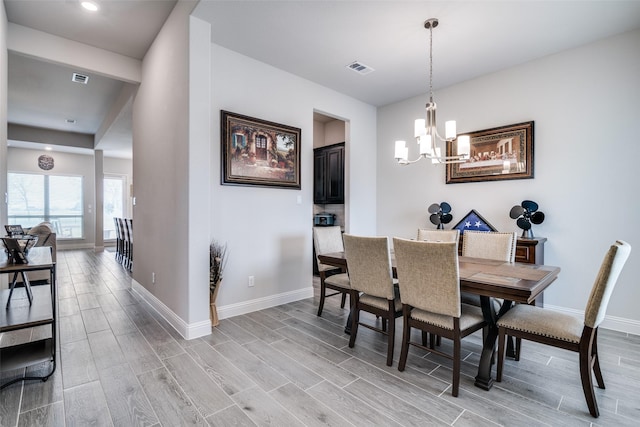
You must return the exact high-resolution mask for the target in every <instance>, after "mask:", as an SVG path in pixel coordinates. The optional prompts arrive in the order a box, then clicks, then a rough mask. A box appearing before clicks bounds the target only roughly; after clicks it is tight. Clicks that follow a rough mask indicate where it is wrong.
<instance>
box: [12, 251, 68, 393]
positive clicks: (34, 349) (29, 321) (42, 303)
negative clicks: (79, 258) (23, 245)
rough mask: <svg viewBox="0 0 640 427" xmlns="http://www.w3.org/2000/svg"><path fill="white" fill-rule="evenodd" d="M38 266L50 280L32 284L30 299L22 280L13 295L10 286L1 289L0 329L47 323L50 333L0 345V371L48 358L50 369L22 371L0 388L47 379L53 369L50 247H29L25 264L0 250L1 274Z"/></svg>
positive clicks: (53, 270)
mask: <svg viewBox="0 0 640 427" xmlns="http://www.w3.org/2000/svg"><path fill="white" fill-rule="evenodd" d="M38 270H47V271H49V274H50V282H49V284H47V285H38V286H34V287H32V288H31V291H32V298H31V299H30V298H29V297H28V294H27V289H29V287H28V283H26V284H25V285H26V286H25V288H16V289H15V292H13V295H12V296H10V294H11V291H12V290H13V289H5V290H2V291H0V333H6V332H10V331H17V330H20V329H26V328H33V327H36V326H41V325H49V326H50V327H51V336H50V337H48V338H43V339H40V340H36V341H30V342H27V343H21V344H15V345H13V344H12V345H9V346H7V347H2V348H0V360H1V361H2V363H1V364H0V372H5V371H11V370H14V369H21V368H25V367H27V366H31V365H35V364H39V363H43V362H51V370H50V371H49V372H48V373H46V374H45V375H43V376H27V375H26V372H25V375H23V376H21V377H18V378H14V379H12V380H9V381H7V382H6V383H3V384H2V385H0V390H1V389H3V388H5V387H7V386H9V385H10V384H13V383H15V382H18V381H24V380H42V381H46V380H47V379H49V377H50V376H51V375H52V374H53V373H54V371H55V369H56V336H57V327H56V264H55V263H54V262H53V260H52V257H51V248H50V247H44V246H43V247H37V248H31V250H30V251H29V254H28V255H27V263H26V264H13V263H8V262H7V256H6V253H5V252H4V251H2V252H1V253H0V274H10V275H14V277H15V275H16V274H23V277H26V274H24V273H25V272H29V271H38ZM14 280H15V279H14ZM27 280H28V279H27ZM10 298H11V299H10Z"/></svg>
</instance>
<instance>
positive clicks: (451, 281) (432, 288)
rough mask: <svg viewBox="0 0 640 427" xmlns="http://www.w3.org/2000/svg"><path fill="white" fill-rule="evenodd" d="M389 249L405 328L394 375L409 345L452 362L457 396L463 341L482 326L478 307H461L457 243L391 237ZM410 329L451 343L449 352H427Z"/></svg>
mask: <svg viewBox="0 0 640 427" xmlns="http://www.w3.org/2000/svg"><path fill="white" fill-rule="evenodd" d="M393 247H394V250H395V256H396V271H397V276H398V286H399V287H400V300H401V301H402V319H403V325H404V329H403V331H402V349H401V351H400V361H399V363H398V370H400V371H404V369H405V366H406V363H407V355H408V353H409V345H413V346H416V347H419V348H423V349H425V350H428V351H431V352H433V353H435V354H438V355H440V356H444V357H446V358H448V359H451V360H452V361H453V380H452V388H451V394H452V395H453V396H454V397H455V396H458V389H459V387H460V347H461V344H462V338H464V337H466V336H467V335H469V334H472V333H473V332H475V331H478V330H480V329H482V328H484V327H485V326H486V325H487V324H486V322H485V320H484V318H483V316H482V310H481V309H480V307H476V306H472V305H468V304H463V303H461V302H460V274H459V270H458V242H450V243H446V242H428V241H427V242H419V241H413V240H405V239H399V238H394V239H393ZM411 328H416V329H419V330H421V331H423V332H429V333H430V334H436V335H438V336H441V337H443V338H447V339H450V340H452V341H453V352H452V353H445V352H444V351H440V350H436V349H427V348H426V347H425V346H424V345H423V344H421V343H417V342H413V341H411Z"/></svg>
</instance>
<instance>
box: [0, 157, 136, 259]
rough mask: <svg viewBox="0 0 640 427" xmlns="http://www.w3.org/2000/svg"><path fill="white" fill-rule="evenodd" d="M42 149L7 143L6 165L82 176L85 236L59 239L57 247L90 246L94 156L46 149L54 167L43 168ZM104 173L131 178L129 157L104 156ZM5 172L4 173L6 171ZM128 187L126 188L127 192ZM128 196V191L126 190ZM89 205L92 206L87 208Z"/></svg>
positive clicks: (11, 169)
mask: <svg viewBox="0 0 640 427" xmlns="http://www.w3.org/2000/svg"><path fill="white" fill-rule="evenodd" d="M43 153H44V151H40V150H28V149H24V148H16V147H9V149H8V156H7V167H8V171H9V172H26V173H39V174H46V175H74V176H82V177H83V186H84V194H83V198H84V200H83V202H84V215H85V223H84V238H83V239H72V240H71V239H70V240H58V248H59V249H75V248H93V247H94V245H95V171H94V170H95V164H94V157H93V156H87V155H82V154H71V153H64V152H56V151H53V152H47V154H48V155H50V156H52V157H53V158H54V168H53V169H51V170H50V171H43V170H42V169H40V168H39V167H38V157H39V156H41V155H42V154H43ZM103 167H104V173H106V174H109V173H114V174H118V175H124V176H125V177H126V179H127V181H129V182H130V181H131V161H130V160H125V159H113V158H105V159H104V165H103ZM5 176H6V174H5ZM128 190H129V189H128V188H126V191H127V192H128ZM125 196H127V198H128V193H126V194H125ZM89 205H91V209H90V208H89Z"/></svg>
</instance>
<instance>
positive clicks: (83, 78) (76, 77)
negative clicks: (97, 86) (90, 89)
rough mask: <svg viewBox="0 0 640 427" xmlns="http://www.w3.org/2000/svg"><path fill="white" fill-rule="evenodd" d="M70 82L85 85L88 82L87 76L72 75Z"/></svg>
mask: <svg viewBox="0 0 640 427" xmlns="http://www.w3.org/2000/svg"><path fill="white" fill-rule="evenodd" d="M71 81H72V82H75V83H82V84H84V85H86V84H87V83H88V82H89V76H86V75H84V74H79V73H73V76H71Z"/></svg>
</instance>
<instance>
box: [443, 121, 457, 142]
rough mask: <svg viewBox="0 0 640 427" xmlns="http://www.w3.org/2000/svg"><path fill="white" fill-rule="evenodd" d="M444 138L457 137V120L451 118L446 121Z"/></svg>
mask: <svg viewBox="0 0 640 427" xmlns="http://www.w3.org/2000/svg"><path fill="white" fill-rule="evenodd" d="M444 138H445V139H446V140H450V139H456V121H455V120H449V121H446V122H444Z"/></svg>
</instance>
